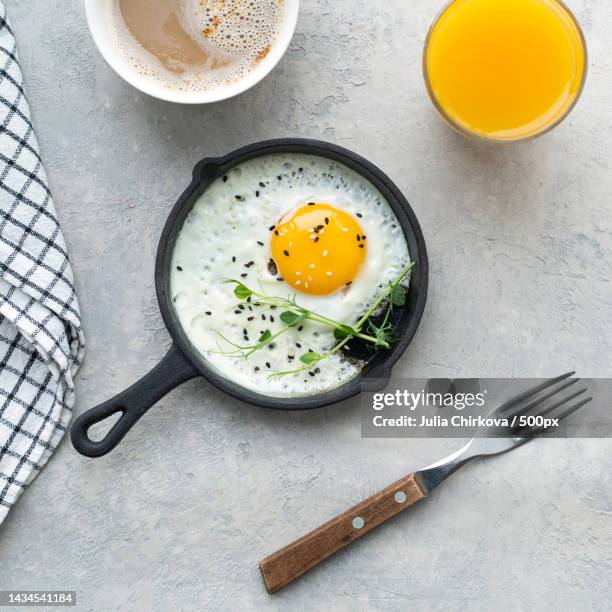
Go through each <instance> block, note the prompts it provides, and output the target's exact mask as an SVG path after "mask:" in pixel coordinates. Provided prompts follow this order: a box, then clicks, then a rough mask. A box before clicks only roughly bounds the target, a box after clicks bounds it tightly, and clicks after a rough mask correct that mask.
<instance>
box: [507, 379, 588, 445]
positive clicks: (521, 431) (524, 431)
mask: <svg viewBox="0 0 612 612" xmlns="http://www.w3.org/2000/svg"><path fill="white" fill-rule="evenodd" d="M585 391H586V389H582V390H581V391H578V392H576V393H574V394H573V395H571V396H570V397H568V398H566V399H565V400H563V401H561V402H558V403H557V404H556V405H555V406H553V407H552V408H549V409H547V410H545V411H544V412H542V413H540V414H537V415H534V416H542V415H544V414H548V413H549V412H551V411H552V410H554V409H555V408H560V407H561V406H565V405H566V404H567V403H568V402H571V401H572V400H573V399H576V398H577V397H579V396H581V395H582V394H583V393H584V392H585ZM592 400H593V398H592V397H587V398H585V399H583V400H581V401H579V402H577V403H576V404H574V405H573V406H570V407H569V408H567V409H566V410H564V411H563V412H562V413H561V414H559V415H558V416H557V417H555V418H556V420H557V422H559V423H560V422H561V421H563V420H564V419H566V418H567V417H568V416H570V415H571V414H573V413H574V412H576V411H577V410H580V408H582V407H583V406H586V405H587V404H588V403H589V402H591V401H592ZM547 429H548V427H536V428H533V427H529V426H526V427H522V428H516V429H515V431H514V435H516V436H518V437H528V436H529V437H532V436H535V435H537V434H540V433H542V432H544V431H546V430H547Z"/></svg>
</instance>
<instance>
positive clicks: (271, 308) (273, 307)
mask: <svg viewBox="0 0 612 612" xmlns="http://www.w3.org/2000/svg"><path fill="white" fill-rule="evenodd" d="M277 308H278V306H270V310H276V309H277Z"/></svg>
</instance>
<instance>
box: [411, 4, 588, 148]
mask: <svg viewBox="0 0 612 612" xmlns="http://www.w3.org/2000/svg"><path fill="white" fill-rule="evenodd" d="M423 70H424V74H425V82H426V84H427V90H428V92H429V96H430V97H431V99H432V101H433V103H434V105H435V106H436V108H437V109H438V111H439V113H440V114H441V115H442V117H443V118H444V119H445V120H446V121H447V122H448V123H449V124H450V125H451V126H452V127H454V128H455V129H456V130H458V131H459V132H461V133H463V134H465V135H467V136H471V137H474V138H478V139H482V140H490V141H497V142H515V141H518V140H525V139H528V138H534V137H536V136H539V135H541V134H543V133H545V132H547V131H548V130H550V129H552V128H553V127H555V126H556V125H557V124H559V123H560V122H561V121H563V119H564V118H565V117H567V115H568V114H569V112H570V111H571V110H572V108H573V107H574V105H575V104H576V102H577V101H578V98H579V97H580V94H581V92H582V89H583V87H584V82H585V79H586V72H587V49H586V42H585V40H584V35H583V33H582V30H581V29H580V26H579V24H578V22H577V20H576V18H575V17H574V15H573V14H572V13H571V11H570V10H569V9H568V8H567V7H566V6H565V4H563V3H562V2H561V1H560V0H453V1H452V2H450V4H448V5H447V6H446V8H444V9H443V10H442V12H441V13H440V15H439V16H438V18H437V19H436V21H435V22H434V24H433V25H432V27H431V28H430V30H429V34H428V35H427V41H426V43H425V51H424V54H423Z"/></svg>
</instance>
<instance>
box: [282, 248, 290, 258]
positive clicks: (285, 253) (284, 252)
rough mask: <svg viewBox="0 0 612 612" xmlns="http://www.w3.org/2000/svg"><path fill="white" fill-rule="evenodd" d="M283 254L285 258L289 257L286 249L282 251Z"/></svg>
mask: <svg viewBox="0 0 612 612" xmlns="http://www.w3.org/2000/svg"><path fill="white" fill-rule="evenodd" d="M283 254H284V255H285V257H289V251H288V250H287V249H285V250H284V251H283Z"/></svg>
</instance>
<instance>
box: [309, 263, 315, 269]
mask: <svg viewBox="0 0 612 612" xmlns="http://www.w3.org/2000/svg"><path fill="white" fill-rule="evenodd" d="M308 267H309V268H310V269H311V270H314V269H315V268H316V267H317V266H316V265H315V264H308Z"/></svg>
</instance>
